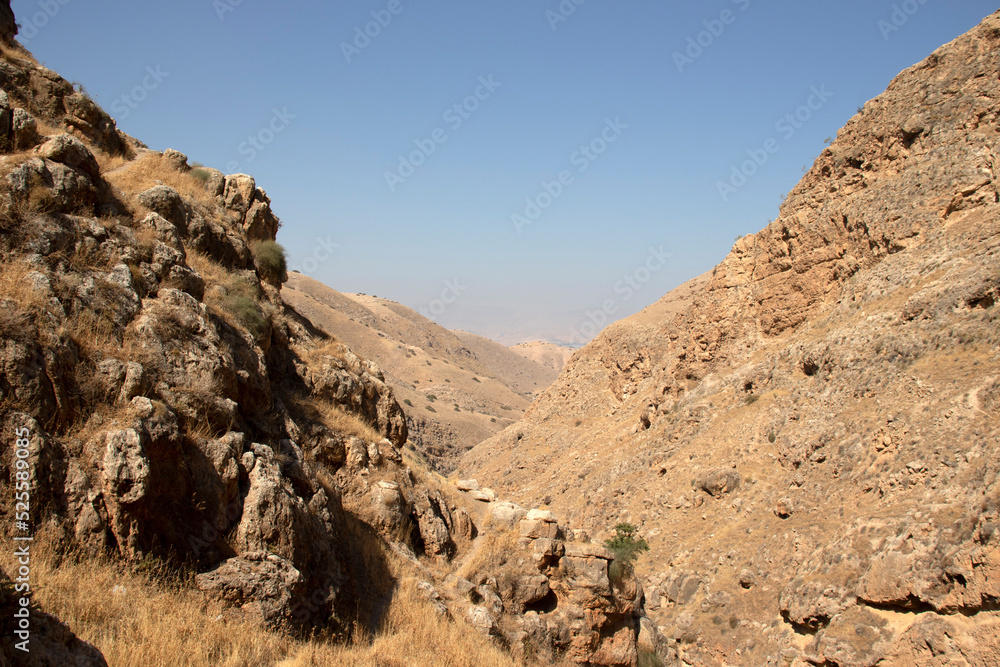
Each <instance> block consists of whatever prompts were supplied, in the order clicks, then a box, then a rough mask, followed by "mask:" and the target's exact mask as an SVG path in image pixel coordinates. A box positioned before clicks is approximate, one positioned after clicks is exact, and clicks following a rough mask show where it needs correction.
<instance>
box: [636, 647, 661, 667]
mask: <svg viewBox="0 0 1000 667" xmlns="http://www.w3.org/2000/svg"><path fill="white" fill-rule="evenodd" d="M636 665H637V667H664V665H666V663H665V662H663V659H662V658H660V656H658V655H656V652H655V651H651V650H650V649H648V648H646V647H645V646H640V647H639V662H637V663H636Z"/></svg>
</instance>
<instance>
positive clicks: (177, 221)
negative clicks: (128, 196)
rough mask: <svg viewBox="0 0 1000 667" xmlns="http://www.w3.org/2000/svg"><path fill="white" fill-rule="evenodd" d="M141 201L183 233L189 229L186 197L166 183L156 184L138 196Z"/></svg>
mask: <svg viewBox="0 0 1000 667" xmlns="http://www.w3.org/2000/svg"><path fill="white" fill-rule="evenodd" d="M136 199H138V201H139V203H140V204H142V205H143V206H145V207H146V208H148V209H149V210H150V211H152V212H154V213H156V214H158V215H160V216H162V217H163V218H164V219H166V220H167V221H168V222H169V223H170V224H172V225H174V227H175V228H176V229H178V230H180V231H181V233H182V234H183V233H184V231H185V230H187V223H188V212H187V205H186V204H185V203H184V198H183V197H181V196H180V195H179V194H178V193H177V191H176V190H174V189H173V188H171V187H168V186H166V185H156V186H153V187H151V188H150V189H148V190H145V191H144V192H141V193H139V195H138V196H137V197H136Z"/></svg>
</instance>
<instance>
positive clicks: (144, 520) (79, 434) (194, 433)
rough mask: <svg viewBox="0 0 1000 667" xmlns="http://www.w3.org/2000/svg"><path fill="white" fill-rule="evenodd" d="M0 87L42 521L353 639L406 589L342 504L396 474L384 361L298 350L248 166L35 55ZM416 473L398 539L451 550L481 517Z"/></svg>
mask: <svg viewBox="0 0 1000 667" xmlns="http://www.w3.org/2000/svg"><path fill="white" fill-rule="evenodd" d="M2 19H3V16H2V11H0V35H2ZM0 88H2V90H0V151H2V152H4V153H6V154H8V155H10V156H11V157H9V158H7V159H5V160H4V165H5V166H2V167H0V274H2V277H3V279H4V281H5V284H6V285H9V286H11V288H10V289H5V291H4V294H3V295H0V300H2V304H0V305H2V308H0V397H2V399H3V400H2V401H0V403H2V407H0V424H2V425H3V427H4V429H6V430H5V431H4V432H6V433H13V432H14V430H15V429H19V428H23V429H27V430H28V432H29V433H30V436H29V441H30V443H29V452H30V459H29V461H30V464H31V475H32V476H33V479H32V488H33V494H32V499H33V500H34V502H33V503H32V506H33V510H34V513H33V515H32V519H33V521H34V522H35V523H36V524H40V523H41V522H43V521H45V522H48V523H50V524H52V525H53V526H55V527H56V528H55V530H56V532H57V533H58V534H61V535H62V536H63V538H64V539H66V540H68V541H71V542H74V543H75V545H76V546H78V547H79V548H81V549H82V550H83V552H84V553H92V554H95V555H96V554H106V553H109V552H110V553H113V554H116V555H117V556H119V557H121V558H125V559H130V560H140V559H142V558H144V557H147V556H159V557H167V556H168V555H169V557H172V558H178V559H181V560H183V561H186V562H187V563H188V564H189V565H190V566H191V567H193V568H195V569H196V570H197V571H198V572H199V574H198V576H197V577H196V581H197V584H198V586H199V587H200V588H202V589H203V590H205V591H206V592H208V593H209V594H211V595H216V596H219V597H221V598H222V599H224V600H227V601H229V602H230V603H231V604H233V605H234V606H239V607H241V608H243V609H244V610H245V611H246V612H247V613H250V614H253V615H254V616H255V617H256V618H259V619H260V620H261V621H262V622H264V623H267V624H269V625H272V626H279V627H284V628H287V629H290V630H303V629H305V628H309V629H312V628H319V627H326V626H329V627H330V629H332V630H333V631H342V630H344V629H345V627H346V626H347V623H348V621H347V620H346V619H350V623H353V622H355V619H356V617H357V609H358V600H360V599H362V598H365V596H379V595H383V594H385V592H386V590H385V589H386V588H387V587H390V586H391V585H392V581H391V579H390V578H388V577H386V576H385V575H384V572H382V571H381V567H383V566H384V564H383V565H382V566H380V565H379V564H378V563H377V562H373V561H372V560H371V559H368V560H366V559H365V558H363V557H362V556H361V555H359V554H358V552H359V551H360V549H358V548H352V547H351V546H349V545H348V543H347V540H348V538H347V535H348V533H349V532H350V531H349V530H348V526H349V525H354V523H355V522H357V521H359V520H361V521H364V520H368V521H371V522H372V523H373V524H374V523H376V519H377V518H378V513H375V512H373V511H372V506H371V504H370V503H369V504H367V505H365V512H361V510H360V509H359V510H358V512H357V514H349V513H348V512H345V509H344V506H345V504H348V505H351V506H352V507H354V506H355V505H359V499H360V498H362V497H363V498H365V499H368V498H370V497H371V495H372V493H371V489H370V488H369V482H368V481H367V479H368V478H369V476H370V475H371V473H372V471H378V474H381V475H384V476H390V475H396V476H400V477H402V476H403V473H402V470H403V466H402V465H401V463H402V458H401V455H400V452H399V448H400V447H402V446H403V445H404V443H405V442H406V437H407V433H406V422H405V417H404V416H403V413H402V411H401V410H400V408H399V405H398V404H397V403H396V401H395V398H394V396H393V393H392V391H391V390H390V389H389V388H388V387H387V386H386V385H385V384H384V382H383V376H382V373H381V371H380V370H379V369H378V367H377V366H375V365H374V364H373V363H371V362H368V361H365V360H361V359H360V358H358V357H356V356H355V355H353V354H352V353H350V351H345V352H344V353H343V354H342V355H340V356H330V355H326V356H323V357H322V358H321V359H320V361H319V362H318V363H316V364H314V365H312V366H310V365H308V364H305V363H303V362H302V358H303V357H310V356H311V354H312V351H313V350H314V349H316V348H318V347H323V346H328V345H329V344H330V341H329V339H328V337H326V336H325V335H324V334H322V333H320V332H318V331H317V330H316V329H315V327H313V326H312V325H311V324H310V323H309V322H308V320H306V319H305V318H303V317H302V316H300V315H299V314H298V313H297V312H296V311H294V310H293V309H291V308H289V307H287V306H285V304H284V303H283V302H282V301H281V298H280V296H279V295H278V292H277V288H275V287H272V286H269V285H266V284H263V283H262V281H261V279H260V276H259V275H258V273H257V270H256V267H255V262H254V258H253V253H252V246H253V243H254V242H256V241H261V240H274V234H275V232H276V231H277V227H278V220H277V218H276V217H275V216H274V214H273V213H272V212H271V209H270V201H269V200H268V198H267V196H266V194H265V193H264V192H263V191H262V190H260V189H259V188H258V187H257V186H256V184H255V183H254V182H253V179H251V178H250V177H248V176H243V175H234V176H230V177H224V178H223V177H216V175H214V174H212V173H207V172H206V173H207V178H202V177H201V176H205V174H201V175H199V173H196V172H195V170H193V169H192V168H191V167H190V166H189V165H188V164H187V158H186V157H185V156H184V155H183V154H182V153H179V152H177V151H173V150H170V151H166V152H164V153H156V152H153V151H148V150H146V149H145V148H143V147H142V146H141V144H139V142H137V141H135V140H134V139H131V138H129V137H126V136H125V135H123V134H121V133H119V132H118V130H117V129H116V128H115V126H114V121H113V120H111V119H110V117H108V116H107V114H105V113H104V112H103V111H102V110H100V109H99V108H98V107H97V106H96V105H94V104H93V102H92V101H91V100H89V98H87V97H86V96H85V95H81V94H80V93H78V92H76V91H74V89H73V87H72V86H71V85H70V84H69V83H67V82H66V81H65V80H63V79H62V78H61V77H59V76H58V75H56V74H55V73H54V72H51V71H49V70H46V69H45V68H43V67H40V66H36V65H34V64H32V62H31V61H30V59H28V58H25V59H20V58H5V59H3V60H0ZM36 119H37V120H40V121H44V124H43V123H37V122H36ZM39 127H56V128H58V129H59V132H56V133H53V136H42V135H40V134H39V133H38V128H39ZM99 150H100V151H104V152H105V153H110V154H112V155H119V156H121V157H123V158H124V160H123V163H122V164H121V166H120V167H118V168H117V169H116V170H115V171H116V172H119V173H121V172H128V171H130V170H132V176H133V181H128V180H126V181H117V180H116V178H117V176H116V175H115V173H112V172H104V171H102V169H101V166H100V163H99V162H98V160H97V159H96V158H95V154H97V153H98V151H99ZM140 163H141V164H140ZM136 183H139V185H136ZM293 340H294V341H295V346H296V347H295V349H293V348H292V343H291V341H293ZM349 451H350V453H351V454H352V455H354V454H357V455H355V456H353V458H352V457H350V456H348V455H347V454H348V452H349ZM12 456H13V453H12V451H11V449H10V448H8V449H7V450H5V453H4V454H3V456H2V457H0V459H2V464H3V466H4V467H5V468H4V469H6V470H11V469H12V468H11V463H12V459H11V457H12ZM338 474H340V475H341V477H343V478H344V479H345V480H347V481H345V482H344V483H343V484H342V485H337V484H334V483H332V480H333V478H334V477H335V476H336V475H338ZM355 477H356V478H357V479H355ZM10 481H11V480H9V479H7V478H6V477H5V478H4V484H8V483H9V482H10ZM407 484H408V486H407V487H406V488H405V492H406V493H407V499H406V500H403V499H401V498H400V499H390V500H391V501H387V502H386V503H384V507H381V508H378V509H379V512H380V513H381V516H382V518H386V517H387V516H388V518H389V519H390V520H389V522H388V523H387V524H385V526H384V528H385V530H386V533H389V532H390V529H392V528H395V529H397V530H398V529H401V528H402V527H403V526H404V524H406V523H407V522H409V521H413V522H414V523H415V525H417V526H418V527H419V535H420V539H422V542H420V544H419V545H418V544H417V541H418V539H416V538H414V539H413V547H414V548H417V547H418V546H419V547H422V548H424V549H425V550H426V551H427V553H431V554H434V555H435V556H438V555H439V556H441V557H442V558H445V559H446V558H447V557H448V556H450V555H451V554H452V553H453V549H454V544H455V541H454V539H455V538H453V537H452V532H451V531H452V529H453V528H454V530H455V531H456V532H455V535H456V536H460V535H461V534H463V533H464V534H467V535H471V533H473V532H474V528H473V527H471V526H470V525H469V524H470V523H471V522H470V521H465V523H462V521H461V515H458V516H459V519H456V518H455V517H456V515H457V512H453V508H451V507H449V506H448V505H447V503H446V502H444V500H443V499H442V498H440V497H438V496H435V495H434V494H433V492H431V491H428V490H427V489H425V488H423V487H422V486H421V484H422V481H421V480H420V479H419V478H417V477H412V476H411V477H409V478H408V481H407ZM344 489H346V492H345V491H344ZM397 500H398V502H397ZM42 508H45V509H44V510H43V509H42ZM394 512H395V513H398V514H400V515H401V517H399V518H398V520H397V519H396V518H395V517H393V516H391V515H392V513H394ZM357 517H361V519H358V518H357ZM465 519H466V520H467V519H468V517H467V516H466V517H465ZM459 524H461V525H459ZM372 534H374V531H372ZM392 537H393V539H400V536H398V535H395V534H393V535H392ZM401 538H402V539H403V540H404V541H409V540H411V535H410V534H408V533H407V534H403V535H402V536H401ZM373 539H377V538H373ZM458 539H461V537H458ZM355 547H357V545H355ZM363 622H364V620H362V623H363ZM53 632H55V633H56V634H55V635H53V636H58V637H64V638H66V641H67V642H68V641H69V638H71V635H69V634H68V633H66V632H63V631H61V630H60V631H58V632H56V631H55V630H54V631H53ZM59 633H62V634H59ZM59 641H62V640H61V639H60V640H59ZM51 664H73V663H71V662H65V663H63V662H60V661H58V660H56V662H53V663H51ZM81 664H82V663H81Z"/></svg>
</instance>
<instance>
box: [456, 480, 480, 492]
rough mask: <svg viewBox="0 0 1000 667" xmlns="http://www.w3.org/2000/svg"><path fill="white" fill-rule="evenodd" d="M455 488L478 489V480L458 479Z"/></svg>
mask: <svg viewBox="0 0 1000 667" xmlns="http://www.w3.org/2000/svg"><path fill="white" fill-rule="evenodd" d="M455 488H457V489H458V490H459V491H478V490H479V482H478V481H477V480H474V479H460V480H458V481H457V482H456V483H455Z"/></svg>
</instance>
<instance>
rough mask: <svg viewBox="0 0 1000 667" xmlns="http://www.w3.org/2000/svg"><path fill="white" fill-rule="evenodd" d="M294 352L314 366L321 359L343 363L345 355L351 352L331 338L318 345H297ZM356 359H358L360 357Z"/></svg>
mask: <svg viewBox="0 0 1000 667" xmlns="http://www.w3.org/2000/svg"><path fill="white" fill-rule="evenodd" d="M295 351H296V352H297V353H298V355H299V356H300V357H302V358H303V359H305V360H306V361H307V362H309V363H310V364H314V363H318V362H319V361H321V360H322V358H323V357H333V358H334V359H339V360H341V361H345V360H346V359H347V353H348V352H350V351H351V350H350V348H348V347H347V346H346V345H344V344H343V343H341V342H340V341H339V340H337V339H336V338H331V339H330V340H327V341H323V342H322V343H320V344H318V345H297V346H296V350H295ZM358 358H359V359H360V357H358ZM362 361H363V360H362Z"/></svg>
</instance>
